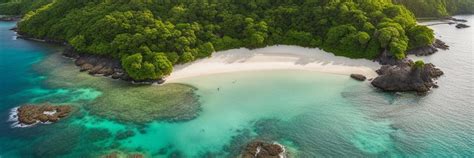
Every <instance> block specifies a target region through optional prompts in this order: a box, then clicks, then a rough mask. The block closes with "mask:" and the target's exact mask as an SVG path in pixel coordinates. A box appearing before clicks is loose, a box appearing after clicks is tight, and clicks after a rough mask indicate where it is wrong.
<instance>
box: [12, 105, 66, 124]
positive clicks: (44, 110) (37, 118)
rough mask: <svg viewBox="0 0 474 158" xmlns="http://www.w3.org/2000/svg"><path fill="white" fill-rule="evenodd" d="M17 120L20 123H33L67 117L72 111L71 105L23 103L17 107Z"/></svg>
mask: <svg viewBox="0 0 474 158" xmlns="http://www.w3.org/2000/svg"><path fill="white" fill-rule="evenodd" d="M17 111H18V121H19V122H20V123H21V124H25V125H33V124H36V123H38V122H42V123H46V122H57V121H59V119H61V118H64V117H67V116H68V115H69V114H70V113H71V112H72V107H71V106H67V105H62V106H54V105H50V104H44V105H23V106H20V107H19V108H18V110H17Z"/></svg>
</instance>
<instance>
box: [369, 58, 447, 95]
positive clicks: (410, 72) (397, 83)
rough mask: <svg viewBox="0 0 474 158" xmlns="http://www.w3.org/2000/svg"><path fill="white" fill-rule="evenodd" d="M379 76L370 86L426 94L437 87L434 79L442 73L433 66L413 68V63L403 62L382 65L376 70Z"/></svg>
mask: <svg viewBox="0 0 474 158" xmlns="http://www.w3.org/2000/svg"><path fill="white" fill-rule="evenodd" d="M377 73H378V74H379V76H378V77H377V78H375V79H374V80H373V81H372V85H373V86H375V87H377V88H380V89H382V90H384V91H397V92H399V91H416V92H427V91H429V90H430V89H431V88H433V87H437V86H436V84H435V82H434V79H436V78H438V77H439V76H441V75H443V72H442V71H441V70H440V69H438V68H436V67H435V66H434V65H433V64H424V65H423V66H415V64H414V63H413V61H411V60H404V61H402V62H400V63H398V64H397V65H384V66H382V67H381V68H380V69H379V70H377Z"/></svg>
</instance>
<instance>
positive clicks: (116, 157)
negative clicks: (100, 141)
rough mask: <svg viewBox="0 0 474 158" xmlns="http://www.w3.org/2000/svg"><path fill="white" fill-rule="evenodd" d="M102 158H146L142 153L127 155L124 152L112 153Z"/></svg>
mask: <svg viewBox="0 0 474 158" xmlns="http://www.w3.org/2000/svg"><path fill="white" fill-rule="evenodd" d="M101 157H102V158H144V157H145V155H144V154H142V153H126V152H122V151H111V152H110V153H108V154H105V155H103V156H101Z"/></svg>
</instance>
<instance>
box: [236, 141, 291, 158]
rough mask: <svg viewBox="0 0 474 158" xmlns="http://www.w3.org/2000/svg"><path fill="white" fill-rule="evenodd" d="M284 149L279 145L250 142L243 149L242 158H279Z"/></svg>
mask: <svg viewBox="0 0 474 158" xmlns="http://www.w3.org/2000/svg"><path fill="white" fill-rule="evenodd" d="M284 152H285V149H284V148H283V146H281V145H279V144H273V143H267V142H263V141H259V140H256V141H252V142H250V143H249V144H247V146H246V147H245V149H244V151H243V153H242V158H279V157H280V155H281V154H284Z"/></svg>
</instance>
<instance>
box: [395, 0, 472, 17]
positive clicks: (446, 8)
mask: <svg viewBox="0 0 474 158" xmlns="http://www.w3.org/2000/svg"><path fill="white" fill-rule="evenodd" d="M393 2H394V3H397V4H402V5H404V6H406V7H407V8H408V9H409V10H410V11H412V12H413V13H415V15H416V16H417V17H446V16H450V15H454V14H473V13H474V0H393Z"/></svg>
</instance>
